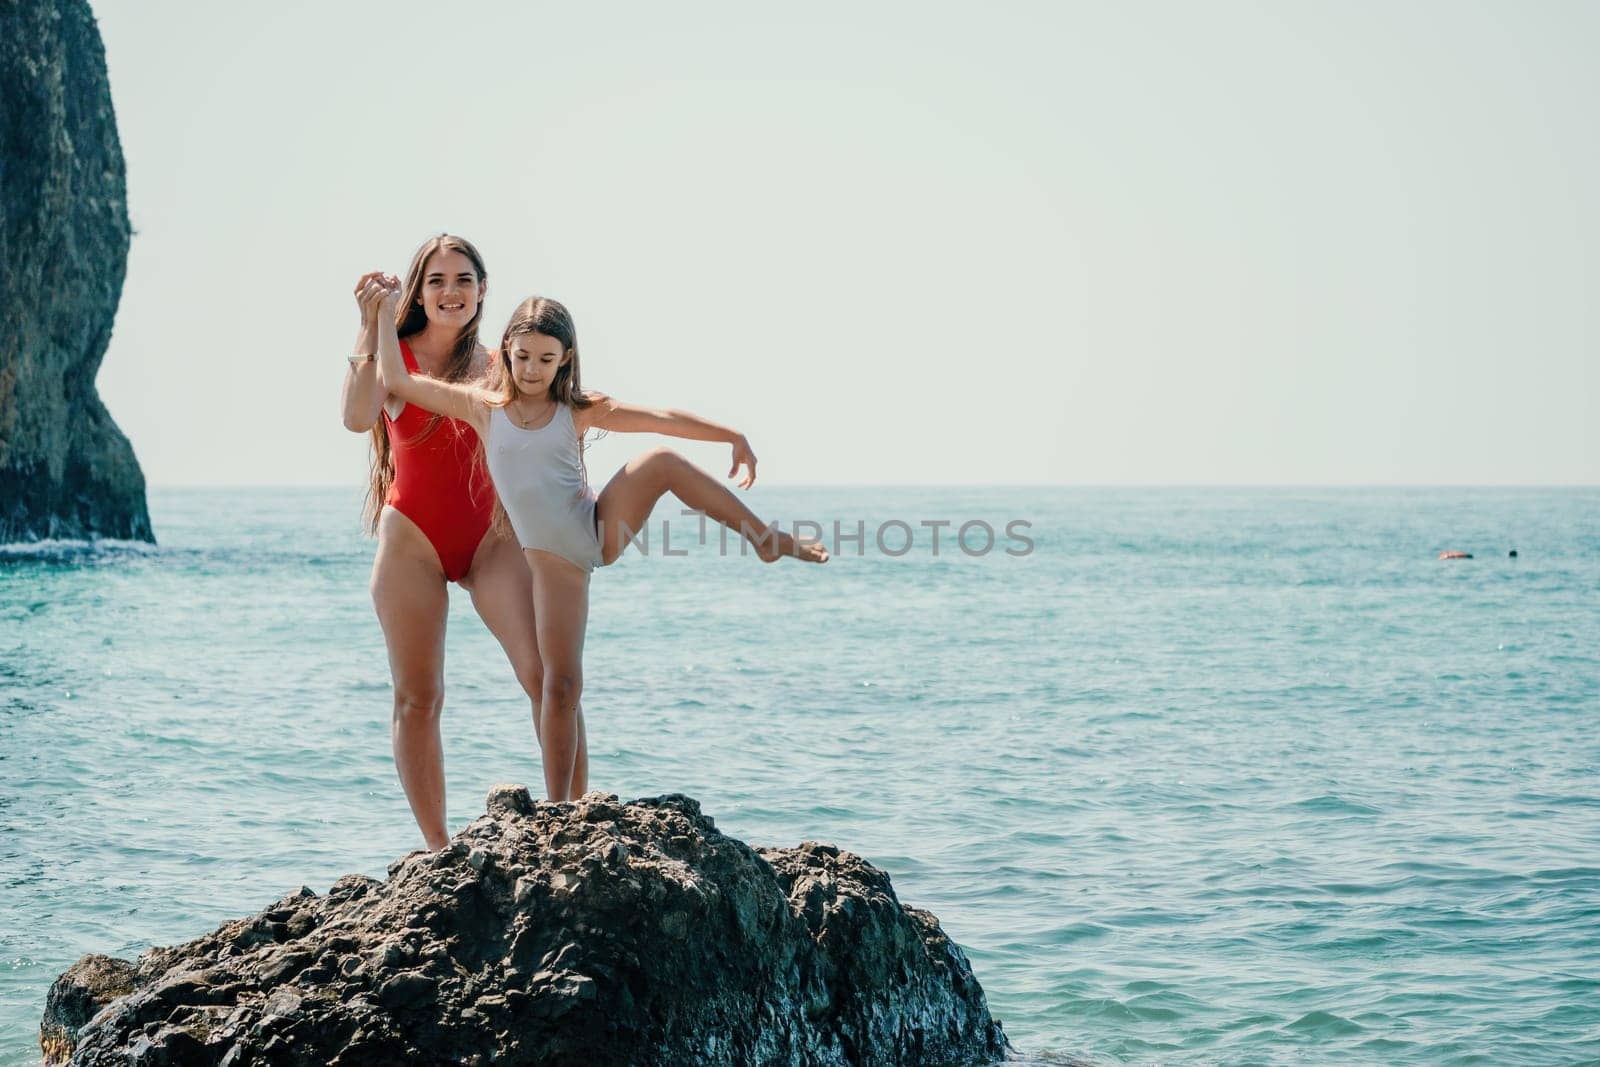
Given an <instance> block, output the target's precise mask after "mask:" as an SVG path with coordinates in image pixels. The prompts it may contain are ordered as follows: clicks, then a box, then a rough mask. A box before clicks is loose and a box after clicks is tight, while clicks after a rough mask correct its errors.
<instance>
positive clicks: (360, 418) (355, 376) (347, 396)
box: [339, 271, 384, 433]
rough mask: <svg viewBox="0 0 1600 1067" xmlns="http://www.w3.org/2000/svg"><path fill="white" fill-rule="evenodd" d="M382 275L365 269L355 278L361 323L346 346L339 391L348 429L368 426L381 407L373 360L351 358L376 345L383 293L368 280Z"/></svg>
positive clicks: (361, 430)
mask: <svg viewBox="0 0 1600 1067" xmlns="http://www.w3.org/2000/svg"><path fill="white" fill-rule="evenodd" d="M382 276H383V272H382V271H369V272H367V273H366V274H363V275H362V276H361V280H360V281H358V282H356V306H357V307H359V308H360V309H361V327H360V329H358V330H357V331H356V340H355V344H354V345H353V346H352V347H351V349H350V355H351V357H352V358H351V360H350V369H349V370H348V371H346V372H345V376H344V387H343V388H342V389H341V390H340V392H339V407H340V408H341V410H342V413H343V416H344V428H345V429H347V430H349V431H351V432H352V433H366V432H367V431H368V430H370V429H372V427H373V426H374V425H375V424H376V423H377V421H378V413H379V412H381V411H382V410H383V400H384V394H383V385H382V383H381V382H379V381H378V364H377V361H376V360H372V359H367V360H357V359H355V358H354V357H356V356H370V355H372V354H373V353H374V352H376V351H377V349H378V305H379V304H380V303H381V302H382V299H383V293H382V292H381V291H379V290H377V289H375V288H373V287H372V286H370V285H369V284H368V283H369V282H371V281H372V280H373V279H374V278H381V277H382Z"/></svg>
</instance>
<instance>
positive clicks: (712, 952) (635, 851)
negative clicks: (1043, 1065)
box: [41, 786, 1007, 1067]
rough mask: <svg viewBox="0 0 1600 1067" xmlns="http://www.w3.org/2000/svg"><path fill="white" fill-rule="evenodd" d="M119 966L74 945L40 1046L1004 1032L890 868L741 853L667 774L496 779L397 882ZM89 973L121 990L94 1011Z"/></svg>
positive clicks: (868, 1038) (674, 1054) (973, 1035)
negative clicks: (552, 785)
mask: <svg viewBox="0 0 1600 1067" xmlns="http://www.w3.org/2000/svg"><path fill="white" fill-rule="evenodd" d="M117 962H118V961H108V959H107V957H103V956H86V957H84V959H83V960H80V961H79V962H78V963H77V964H76V965H74V966H73V968H72V969H70V970H69V971H67V972H66V973H65V974H63V975H62V976H61V978H59V979H58V980H57V983H56V986H55V987H53V988H52V990H51V993H50V1001H49V1010H48V1011H47V1013H46V1018H45V1025H44V1028H43V1031H42V1033H41V1036H42V1037H43V1038H45V1039H47V1041H49V1040H54V1042H55V1045H54V1049H53V1052H52V1049H51V1048H50V1047H49V1046H48V1045H47V1048H46V1052H47V1055H53V1056H54V1059H53V1060H47V1062H57V1063H59V1062H64V1057H66V1056H69V1055H70V1058H71V1062H72V1063H74V1064H84V1065H101V1064H112V1063H115V1064H128V1063H133V1064H177V1063H185V1064H188V1063H222V1064H228V1065H230V1067H247V1065H251V1064H319V1065H322V1064H334V1065H342V1064H367V1063H412V1062H416V1063H466V1064H479V1063H482V1064H487V1063H491V1062H493V1063H504V1064H552V1065H560V1064H591V1065H601V1067H603V1065H608V1064H629V1065H643V1064H675V1065H676V1064H729V1065H733V1064H738V1065H740V1067H744V1065H749V1064H861V1063H873V1064H876V1063H882V1064H952V1065H953V1064H962V1065H968V1064H978V1063H986V1062H992V1061H994V1060H998V1059H1000V1058H1002V1057H1003V1056H1004V1055H1005V1053H1006V1051H1007V1045H1006V1041H1005V1037H1004V1035H1003V1033H1002V1031H1001V1028H1000V1024H999V1023H998V1022H996V1021H994V1020H993V1019H992V1018H991V1017H990V1015H989V1011H988V1007H987V1005H986V1003H985V1001H984V996H983V990H982V989H981V988H980V987H979V985H978V982H977V980H976V979H975V978H974V977H973V975H972V970H971V967H970V966H969V965H968V963H967V960H966V957H965V956H964V955H963V954H962V952H961V950H960V948H958V947H957V946H956V945H955V944H954V943H953V942H951V941H950V940H949V938H947V937H946V936H945V935H944V933H943V931H942V930H941V929H940V928H939V924H938V921H937V920H936V919H935V918H934V916H933V915H931V914H930V913H928V912H926V911H920V910H917V909H915V908H908V907H905V906H903V905H901V904H900V903H899V901H898V900H897V899H896V898H895V895H894V891H893V889H892V888H891V886H890V883H889V876H888V875H887V874H885V873H884V872H882V871H880V870H878V869H876V868H874V867H873V866H872V865H870V864H868V863H867V862H865V861H864V860H862V859H861V858H860V857H858V856H854V855H851V854H850V853H847V852H841V851H839V850H838V849H837V848H834V847H833V846H831V845H821V844H815V843H812V842H806V843H804V844H802V845H800V846H799V847H798V848H784V849H774V848H751V847H749V846H747V845H745V844H743V843H742V842H740V841H737V840H735V839H733V838H731V837H728V836H726V835H724V834H721V833H719V832H718V831H717V830H716V829H715V827H714V826H713V824H712V821H711V819H709V818H707V817H706V816H704V815H702V814H701V812H700V807H699V805H698V804H697V803H696V802H695V801H694V800H692V799H691V798H689V797H685V796H681V795H677V794H672V795H668V796H663V797H656V798H652V799H647V800H638V801H634V802H631V803H628V804H622V803H619V802H618V800H617V798H616V797H614V796H606V795H603V794H598V793H591V794H589V795H588V796H586V797H584V798H583V799H582V800H581V801H578V802H577V803H575V804H546V803H537V804H536V803H534V802H533V801H532V800H531V799H530V798H529V795H528V792H527V790H526V789H522V788H517V787H510V786H503V787H497V788H496V789H495V790H494V791H493V792H491V793H490V795H489V803H488V811H487V813H486V814H485V815H484V816H482V817H481V818H479V819H478V820H477V821H475V822H474V823H472V825H470V826H468V827H467V828H466V829H464V830H463V831H462V832H461V833H460V834H458V835H457V836H456V838H455V839H454V841H453V842H452V843H451V845H450V846H449V847H448V848H446V849H444V850H442V851H440V852H436V853H413V854H412V855H410V856H408V857H407V858H405V859H403V860H401V861H398V862H397V863H395V864H394V865H392V866H391V867H390V870H389V877H388V879H387V880H386V881H383V882H379V881H375V880H373V879H370V878H366V877H364V876H361V875H347V876H345V877H344V878H341V879H340V880H339V881H338V882H336V883H334V885H333V887H332V888H331V889H330V890H329V891H328V893H327V895H325V896H317V895H316V894H315V893H313V892H312V891H311V890H309V889H305V888H302V889H301V890H299V891H298V892H296V893H292V894H290V895H289V896H287V897H285V898H284V899H282V900H280V901H278V902H277V903H276V904H274V905H273V906H272V907H270V908H268V909H267V910H266V911H263V912H261V913H260V914H259V915H255V916H252V917H250V918H247V919H241V920H238V921H236V922H231V923H228V924H226V925H224V926H223V927H221V928H220V929H218V930H217V931H215V932H214V933H211V934H208V935H207V936H205V937H202V938H200V939H198V940H196V941H192V942H190V943H189V944H186V945H181V946H178V947H176V948H158V949H152V950H151V951H150V952H147V953H146V954H145V955H144V956H142V957H140V959H139V960H138V962H137V963H136V964H134V965H132V967H131V969H129V970H124V971H118V970H115V968H114V965H115V963H117ZM123 967H124V968H127V967H128V965H126V964H123ZM92 982H98V983H99V984H100V986H102V987H108V988H110V989H112V990H116V989H119V988H120V989H124V990H125V989H126V988H127V987H128V986H129V985H130V984H131V986H132V992H131V993H127V994H126V995H121V996H118V997H117V998H116V999H113V1000H110V1001H109V1002H105V1001H104V1000H103V999H102V1001H101V1003H103V1004H104V1006H103V1007H102V1008H100V1009H99V1010H98V1014H96V1015H95V1016H94V1017H93V1019H92V1020H90V1021H89V1022H88V1023H87V1025H83V1020H82V1017H83V1015H84V1014H85V1012H86V1010H87V1009H86V1003H87V1002H89V1001H92V1000H93V999H94V994H92V993H86V992H84V988H85V986H86V985H88V984H91V983H92ZM119 983H120V985H119ZM52 1013H53V1014H52ZM80 1026H81V1029H79V1027H80ZM74 1037H75V1046H74V1042H73V1038H74Z"/></svg>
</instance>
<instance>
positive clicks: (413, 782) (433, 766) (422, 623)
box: [372, 509, 450, 850]
mask: <svg viewBox="0 0 1600 1067" xmlns="http://www.w3.org/2000/svg"><path fill="white" fill-rule="evenodd" d="M419 542H420V544H419ZM372 604H373V607H375V608H376V609H377V612H378V621H379V623H381V624H382V626H383V639H384V643H385V644H386V645H387V646H388V648H389V673H390V675H391V677H392V678H393V679H394V717H393V719H392V721H391V723H390V741H391V744H392V746H393V748H394V765H395V770H396V771H398V772H399V774H400V785H401V787H402V788H404V789H405V791H406V800H408V801H409V802H410V803H411V814H412V815H413V816H414V817H415V818H416V820H417V826H418V828H419V829H421V831H422V839H423V840H424V841H425V842H426V843H427V845H428V847H429V848H430V849H434V850H438V849H441V848H443V847H444V846H445V845H447V844H449V843H450V834H449V832H448V831H447V830H446V828H445V807H444V746H443V745H442V743H441V742H440V740H439V713H440V711H441V710H443V708H444V626H445V616H446V614H447V612H448V609H449V606H450V601H449V595H448V594H447V593H446V591H445V580H444V570H443V569H442V568H441V567H440V566H439V555H438V553H437V552H435V551H434V550H433V546H432V545H431V544H429V543H428V540H427V538H425V537H424V536H423V535H422V531H421V530H418V529H417V528H416V526H415V524H413V523H412V522H411V520H409V519H407V518H406V517H405V516H404V515H401V514H400V513H399V512H396V511H392V510H388V509H386V510H385V512H384V514H383V521H382V522H381V524H380V532H379V537H378V554H377V557H376V558H375V559H374V560H373V564H372Z"/></svg>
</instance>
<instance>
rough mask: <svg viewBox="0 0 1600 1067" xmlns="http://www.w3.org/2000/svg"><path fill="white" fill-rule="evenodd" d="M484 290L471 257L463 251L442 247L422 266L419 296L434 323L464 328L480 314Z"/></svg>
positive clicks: (429, 319)
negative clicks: (479, 307)
mask: <svg viewBox="0 0 1600 1067" xmlns="http://www.w3.org/2000/svg"><path fill="white" fill-rule="evenodd" d="M483 291H484V285H483V282H481V281H479V280H478V272H477V271H476V270H475V269H473V266H472V260H470V259H468V258H467V257H466V256H464V255H462V254H461V253H460V252H452V251H450V250H449V249H441V250H440V251H438V252H435V253H434V254H433V255H432V256H431V257H429V259H428V265H427V266H426V267H425V268H423V271H422V292H421V293H420V294H418V299H420V300H421V301H422V310H423V311H425V312H426V313H427V315H428V322H429V323H430V324H431V325H435V326H444V327H447V328H449V329H452V330H464V329H466V327H467V324H468V323H470V322H471V321H472V316H474V315H476V314H477V313H478V305H479V304H480V303H482V301H483Z"/></svg>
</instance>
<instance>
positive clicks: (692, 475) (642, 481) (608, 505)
mask: <svg viewBox="0 0 1600 1067" xmlns="http://www.w3.org/2000/svg"><path fill="white" fill-rule="evenodd" d="M669 492H670V493H671V494H672V495H673V496H675V497H677V498H678V499H679V500H681V501H683V502H684V503H685V504H687V505H688V506H689V507H691V508H694V509H695V510H696V511H700V512H703V513H705V514H706V515H709V516H711V518H713V519H716V520H717V521H718V522H720V523H722V525H724V526H726V527H728V529H730V530H733V531H734V532H735V533H737V534H740V535H741V536H742V537H744V538H745V539H746V540H748V541H749V542H750V544H751V545H752V546H753V547H754V548H755V550H756V554H757V555H759V556H760V557H761V558H762V559H764V560H766V561H767V562H768V563H771V562H772V561H773V560H776V559H779V558H780V557H783V556H795V557H797V558H799V559H803V560H806V561H807V562H809V563H825V562H827V559H828V550H827V549H826V548H824V547H823V546H822V545H821V544H820V543H818V542H816V541H799V542H797V541H795V539H794V538H793V537H791V536H790V535H789V534H786V533H784V532H783V531H782V530H779V529H777V528H776V527H773V528H772V529H770V530H769V529H768V528H767V525H766V524H765V523H763V522H762V521H761V520H760V519H758V518H756V514H755V512H753V511H751V510H750V509H749V508H747V507H745V506H744V504H742V503H740V501H739V498H738V497H736V496H734V495H733V491H732V490H730V489H729V488H728V487H727V486H725V485H723V484H721V483H720V482H718V481H717V480H716V479H715V478H713V477H712V476H711V475H710V474H707V473H706V472H705V471H703V470H701V469H700V468H699V467H696V466H695V465H694V464H693V463H690V462H689V461H688V460H687V459H685V458H684V457H683V456H681V455H679V454H678V453H676V452H674V451H672V449H670V448H656V449H652V450H650V451H649V452H646V453H644V454H643V455H642V456H637V457H635V458H634V459H631V460H629V461H628V462H627V463H625V464H623V467H622V469H621V470H619V471H617V473H616V474H615V475H613V476H612V478H611V481H609V482H607V483H606V487H605V488H604V489H603V490H601V492H600V497H599V499H598V500H597V501H596V503H595V516H596V518H597V519H598V520H599V523H600V558H601V560H602V561H603V562H605V563H612V562H615V560H616V558H617V557H618V556H620V555H622V550H623V548H625V547H626V546H627V537H628V535H629V534H632V533H638V532H639V531H641V530H643V529H644V524H645V523H646V522H648V521H649V519H650V512H651V511H652V510H653V509H654V508H655V506H656V501H657V500H660V499H661V497H662V495H663V494H665V493H669Z"/></svg>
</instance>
